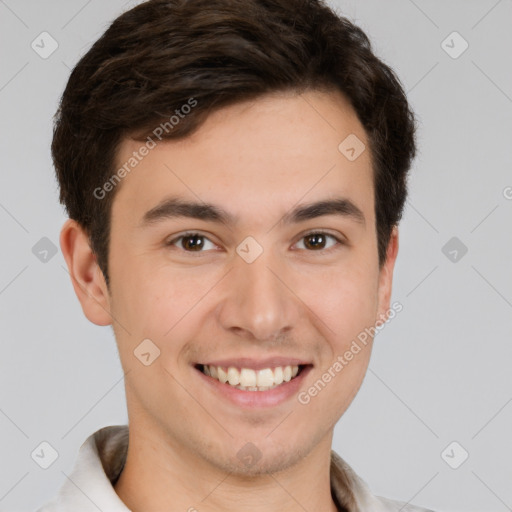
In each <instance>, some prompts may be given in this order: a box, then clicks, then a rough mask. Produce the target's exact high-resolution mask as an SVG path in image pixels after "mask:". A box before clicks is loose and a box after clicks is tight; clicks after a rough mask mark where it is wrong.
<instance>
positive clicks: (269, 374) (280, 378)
mask: <svg viewBox="0 0 512 512" xmlns="http://www.w3.org/2000/svg"><path fill="white" fill-rule="evenodd" d="M203 373H204V374H205V375H209V376H210V377H213V378H214V379H217V380H218V381H220V382H222V383H223V384H229V385H230V386H233V387H236V388H238V389H242V390H244V391H267V390H269V389H272V388H275V387H276V386H279V385H280V384H282V383H283V382H289V381H290V380H291V379H292V378H293V377H296V376H297V374H298V373H299V367H298V366H290V365H288V366H277V367H276V368H273V369H272V368H265V369H263V370H253V369H251V368H241V369H238V368H235V367H234V366H230V367H229V368H227V371H226V370H224V369H223V368H222V367H220V366H203Z"/></svg>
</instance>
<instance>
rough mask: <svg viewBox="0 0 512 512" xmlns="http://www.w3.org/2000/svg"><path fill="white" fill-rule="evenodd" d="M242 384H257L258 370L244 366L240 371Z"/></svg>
mask: <svg viewBox="0 0 512 512" xmlns="http://www.w3.org/2000/svg"><path fill="white" fill-rule="evenodd" d="M240 385H241V386H256V372H255V371H254V370H250V369H249V368H242V371H241V372H240Z"/></svg>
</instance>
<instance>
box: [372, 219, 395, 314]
mask: <svg viewBox="0 0 512 512" xmlns="http://www.w3.org/2000/svg"><path fill="white" fill-rule="evenodd" d="M397 255H398V227H397V226H394V227H393V231H392V232H391V236H390V238H389V243H388V247H387V250H386V261H385V262H384V264H383V265H382V268H381V270H380V276H379V306H378V311H377V314H378V317H377V319H379V320H382V319H387V318H388V311H389V307H390V301H391V291H392V287H393V271H394V268H395V262H396V258H397Z"/></svg>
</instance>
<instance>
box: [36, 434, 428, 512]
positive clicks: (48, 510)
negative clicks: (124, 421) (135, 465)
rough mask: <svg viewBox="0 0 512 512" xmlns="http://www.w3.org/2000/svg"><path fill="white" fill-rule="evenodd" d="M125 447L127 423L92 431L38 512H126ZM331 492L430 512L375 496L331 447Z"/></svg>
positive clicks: (342, 502) (386, 507)
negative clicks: (120, 483)
mask: <svg viewBox="0 0 512 512" xmlns="http://www.w3.org/2000/svg"><path fill="white" fill-rule="evenodd" d="M127 449H128V425H111V426H108V427H104V428H101V429H99V430H98V431H96V432H94V433H93V434H91V435H90V436H89V437H88V438H87V439H86V441H85V442H84V443H83V444H82V446H81V447H80V451H79V453H78V457H77V460H76V462H75V466H74V468H73V471H72V472H71V474H70V475H69V478H66V480H65V482H64V484H63V485H62V487H61V488H60V489H59V491H58V493H57V495H56V496H55V498H54V499H53V500H52V501H50V502H48V503H47V504H46V505H44V506H43V507H41V508H39V509H38V510H37V512H98V510H101V511H102V512H129V511H130V509H129V508H128V507H127V506H126V505H125V504H124V503H123V502H122V501H121V499H120V498H119V496H118V495H117V494H116V491H115V489H114V484H115V483H116V481H117V479H118V478H119V475H120V474H121V471H122V470H123V467H124V463H125V460H126V453H127ZM331 494H332V497H333V499H334V502H335V503H336V506H337V508H338V510H339V511H340V512H392V511H395V512H398V511H400V512H433V511H432V510H429V509H426V508H421V507H416V506H413V505H408V504H405V503H403V502H399V501H394V500H389V499H386V498H382V497H379V496H374V495H373V494H372V493H371V492H370V489H369V488H368V486H367V485H366V483H365V482H364V481H363V480H362V479H361V478H360V477H359V476H357V475H356V474H355V472H354V471H353V470H352V468H351V467H350V466H349V465H348V464H347V463H346V462H345V461H344V460H343V459H342V458H341V457H340V456H339V455H338V454H337V453H336V452H334V451H333V450H331Z"/></svg>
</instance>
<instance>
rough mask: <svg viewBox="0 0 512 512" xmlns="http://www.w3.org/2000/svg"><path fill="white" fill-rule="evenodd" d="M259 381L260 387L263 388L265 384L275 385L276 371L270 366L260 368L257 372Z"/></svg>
mask: <svg viewBox="0 0 512 512" xmlns="http://www.w3.org/2000/svg"><path fill="white" fill-rule="evenodd" d="M257 381H258V387H259V388H261V387H263V386H265V387H267V386H273V385H274V373H273V372H272V370H271V369H270V368H265V369H264V370H258V373H257Z"/></svg>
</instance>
